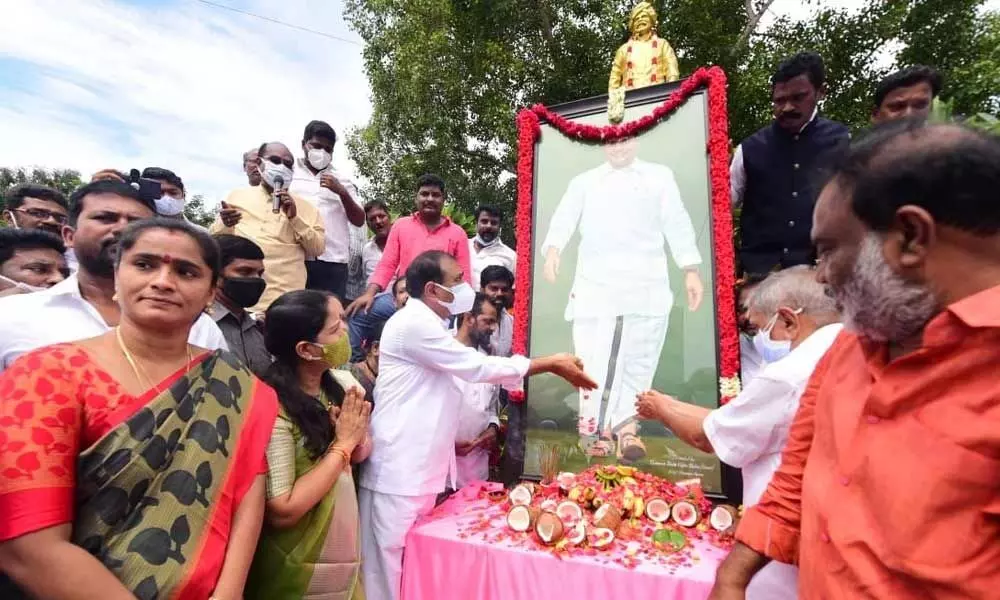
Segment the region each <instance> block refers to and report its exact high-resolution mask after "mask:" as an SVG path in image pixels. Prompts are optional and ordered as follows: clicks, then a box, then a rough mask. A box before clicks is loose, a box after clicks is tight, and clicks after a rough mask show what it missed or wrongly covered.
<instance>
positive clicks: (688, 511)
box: [670, 500, 701, 527]
mask: <svg viewBox="0 0 1000 600" xmlns="http://www.w3.org/2000/svg"><path fill="white" fill-rule="evenodd" d="M670 516H672V517H673V518H674V521H676V522H677V524H678V525H683V526H684V527H694V526H695V525H697V524H698V520H699V519H701V514H700V513H699V512H698V507H697V506H695V505H694V504H693V503H691V502H688V501H687V500H681V501H679V502H677V503H676V504H674V506H673V508H672V509H670Z"/></svg>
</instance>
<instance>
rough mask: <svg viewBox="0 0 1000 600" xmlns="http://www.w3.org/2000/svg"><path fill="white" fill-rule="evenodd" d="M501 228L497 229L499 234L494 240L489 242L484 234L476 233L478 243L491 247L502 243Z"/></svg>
mask: <svg viewBox="0 0 1000 600" xmlns="http://www.w3.org/2000/svg"><path fill="white" fill-rule="evenodd" d="M500 232H501V230H500V229H497V235H496V237H494V238H493V239H492V240H490V241H488V242H484V241H483V236H481V235H479V234H478V233H477V234H476V243H477V244H479V247H480V248H489V247H490V246H495V245H497V244H499V243H500Z"/></svg>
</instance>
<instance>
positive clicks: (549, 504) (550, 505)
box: [538, 498, 559, 512]
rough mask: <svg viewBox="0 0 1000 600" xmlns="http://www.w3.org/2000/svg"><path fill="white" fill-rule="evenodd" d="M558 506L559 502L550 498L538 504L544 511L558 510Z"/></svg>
mask: <svg viewBox="0 0 1000 600" xmlns="http://www.w3.org/2000/svg"><path fill="white" fill-rule="evenodd" d="M558 506H559V502H557V501H556V500H554V499H552V498H549V499H547V500H543V501H542V503H541V504H539V505H538V508H540V509H542V512H556V508H557V507H558Z"/></svg>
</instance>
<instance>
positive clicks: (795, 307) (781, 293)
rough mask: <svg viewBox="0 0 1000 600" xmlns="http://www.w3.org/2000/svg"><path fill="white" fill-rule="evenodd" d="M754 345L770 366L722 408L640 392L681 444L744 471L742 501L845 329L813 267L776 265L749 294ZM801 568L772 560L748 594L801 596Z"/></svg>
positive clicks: (762, 483) (768, 466)
mask: <svg viewBox="0 0 1000 600" xmlns="http://www.w3.org/2000/svg"><path fill="white" fill-rule="evenodd" d="M748 304H749V306H748V309H749V310H748V312H749V315H748V318H749V320H750V322H751V323H752V324H753V326H754V327H755V328H756V329H757V333H756V335H755V336H754V346H755V347H756V348H757V349H758V350H759V351H760V353H761V355H762V356H763V357H764V360H766V361H767V365H766V366H765V367H764V368H763V369H762V370H761V371H760V373H759V374H758V375H757V376H756V377H755V378H754V379H753V380H752V381H751V382H750V383H749V384H748V385H747V387H746V388H744V389H743V391H742V392H740V394H739V395H738V396H736V398H734V399H733V400H732V401H730V402H729V403H728V404H726V405H725V406H723V407H721V408H718V409H716V410H709V409H707V408H704V407H701V406H695V405H694V404H688V403H687V402H682V401H680V400H677V399H675V398H672V397H670V396H668V395H666V394H662V393H660V392H656V391H652V390H650V391H647V392H643V393H642V394H639V396H638V401H637V402H636V409H637V412H638V413H639V416H641V417H643V418H645V419H655V420H658V421H660V422H661V423H663V424H664V425H665V426H666V427H667V428H668V429H670V430H671V431H672V432H674V433H675V434H676V435H677V437H679V438H680V439H681V440H683V441H684V442H686V443H688V444H690V445H691V446H694V447H695V448H698V449H699V450H702V451H703V452H713V453H715V454H716V455H717V456H718V457H719V459H720V460H721V461H722V462H724V463H726V464H728V465H732V466H733V467H736V468H738V469H742V470H743V504H744V505H745V506H751V505H753V504H755V503H756V502H757V501H758V500H759V499H760V496H761V494H763V493H764V489H765V488H766V487H767V484H768V482H769V481H770V480H771V475H773V474H774V471H775V470H776V469H777V468H778V465H780V464H781V451H782V449H783V448H784V446H785V441H786V439H787V435H788V427H789V425H791V423H792V419H793V418H794V417H795V412H796V411H797V410H798V407H799V398H800V397H801V396H802V392H803V391H805V388H806V384H807V383H808V381H809V377H810V376H811V375H812V373H813V370H814V369H815V368H816V363H818V362H819V360H820V358H822V356H823V355H824V354H825V353H826V351H827V349H828V348H829V347H830V346H831V345H832V344H833V341H834V339H836V337H837V335H838V334H839V333H840V330H841V325H840V324H839V323H838V320H839V318H840V317H839V315H838V314H837V306H836V303H835V302H834V300H833V299H832V298H831V297H830V296H828V295H827V294H826V291H825V289H824V286H823V285H821V284H819V283H818V282H817V281H816V274H815V271H814V269H813V268H812V267H809V266H805V265H799V266H795V267H790V268H788V269H785V270H783V271H778V272H777V273H773V274H772V275H770V276H768V277H767V279H765V280H764V281H763V282H761V283H760V284H759V285H758V286H757V288H756V289H754V290H753V292H752V293H751V296H750V300H749V303H748ZM797 580H798V571H797V569H796V568H795V567H794V566H791V565H786V564H781V563H772V564H770V565H768V566H767V567H766V568H764V569H762V570H761V571H760V572H759V573H757V576H756V577H755V578H754V579H753V581H752V582H751V584H750V586H749V587H748V588H747V595H746V597H747V599H748V600H755V599H758V600H765V599H766V600H781V599H785V598H788V599H794V598H796V597H797V596H796V586H797Z"/></svg>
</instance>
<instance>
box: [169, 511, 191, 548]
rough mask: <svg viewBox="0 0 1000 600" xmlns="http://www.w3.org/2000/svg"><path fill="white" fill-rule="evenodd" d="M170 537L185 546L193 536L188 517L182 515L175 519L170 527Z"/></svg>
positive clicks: (179, 544)
mask: <svg viewBox="0 0 1000 600" xmlns="http://www.w3.org/2000/svg"><path fill="white" fill-rule="evenodd" d="M170 537H171V538H173V540H174V541H175V542H177V545H178V546H183V545H184V544H186V543H187V541H188V539H190V538H191V528H190V527H188V521H187V517H185V516H184V515H181V516H179V517H177V519H175V520H174V524H173V525H172V526H171V527H170Z"/></svg>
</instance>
